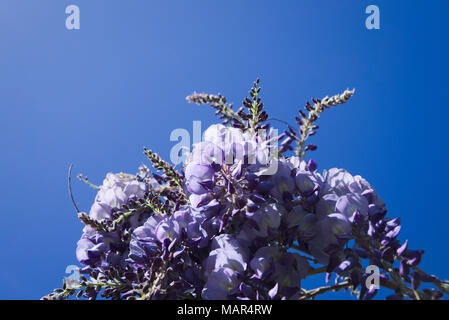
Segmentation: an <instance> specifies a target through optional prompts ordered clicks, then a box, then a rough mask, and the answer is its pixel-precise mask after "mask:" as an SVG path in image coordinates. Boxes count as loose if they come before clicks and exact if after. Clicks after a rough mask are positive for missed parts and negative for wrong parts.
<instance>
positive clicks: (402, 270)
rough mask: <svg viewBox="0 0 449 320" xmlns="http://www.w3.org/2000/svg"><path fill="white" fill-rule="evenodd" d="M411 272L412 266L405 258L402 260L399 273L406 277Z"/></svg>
mask: <svg viewBox="0 0 449 320" xmlns="http://www.w3.org/2000/svg"><path fill="white" fill-rule="evenodd" d="M409 272H410V267H409V266H408V264H407V263H406V262H405V261H404V260H401V262H400V263H399V274H400V275H401V277H403V278H405V277H407V276H408V274H409Z"/></svg>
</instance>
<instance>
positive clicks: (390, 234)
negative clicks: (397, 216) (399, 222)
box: [385, 226, 401, 239]
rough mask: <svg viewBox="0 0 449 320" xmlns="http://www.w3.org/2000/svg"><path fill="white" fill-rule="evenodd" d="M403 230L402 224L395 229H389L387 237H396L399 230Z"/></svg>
mask: <svg viewBox="0 0 449 320" xmlns="http://www.w3.org/2000/svg"><path fill="white" fill-rule="evenodd" d="M400 231H401V226H397V227H395V228H394V229H393V230H391V231H389V232H388V233H387V234H386V235H385V237H386V238H389V239H394V238H396V237H397V236H398V234H399V232H400Z"/></svg>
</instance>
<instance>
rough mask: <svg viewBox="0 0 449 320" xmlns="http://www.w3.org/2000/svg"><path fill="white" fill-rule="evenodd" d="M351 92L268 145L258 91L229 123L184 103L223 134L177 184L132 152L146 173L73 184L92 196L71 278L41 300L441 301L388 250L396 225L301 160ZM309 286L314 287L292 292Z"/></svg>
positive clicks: (200, 151) (228, 115)
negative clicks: (332, 297)
mask: <svg viewBox="0 0 449 320" xmlns="http://www.w3.org/2000/svg"><path fill="white" fill-rule="evenodd" d="M353 93H354V91H349V90H346V91H345V92H344V93H343V94H341V95H336V96H333V97H331V98H329V97H326V98H324V99H322V100H318V99H313V104H310V103H307V104H306V106H305V110H304V111H303V110H300V111H299V114H298V116H297V117H296V118H295V119H296V123H297V126H298V128H297V129H294V128H293V127H291V126H288V128H287V130H286V131H285V132H283V133H282V134H280V135H277V134H276V131H275V130H273V128H272V127H271V126H270V121H271V119H270V118H269V117H268V115H267V113H266V112H265V111H264V108H263V103H262V102H261V98H260V86H259V81H258V80H257V81H256V82H255V83H254V85H253V87H252V89H251V91H250V96H249V97H248V98H246V99H245V100H244V102H243V106H242V107H241V108H240V109H239V110H238V111H234V110H233V109H232V105H231V104H228V103H227V101H226V98H224V97H223V96H221V95H209V94H197V93H194V94H193V95H191V96H189V97H187V99H188V100H189V102H193V103H197V104H205V103H207V104H210V105H211V106H212V108H214V109H215V110H216V114H217V115H218V116H219V117H220V118H221V119H222V121H223V123H221V124H216V125H212V126H211V127H209V128H208V129H207V130H206V131H205V133H204V138H203V141H201V142H200V143H197V144H195V145H194V147H193V150H191V152H190V154H189V155H188V157H187V161H186V163H185V164H184V166H183V167H182V170H180V171H177V170H175V168H174V167H173V166H171V165H170V164H169V163H168V162H166V161H164V160H162V159H161V158H160V157H159V156H158V155H157V154H156V153H154V152H153V151H151V150H147V149H145V154H146V155H147V157H148V158H149V160H150V162H151V163H152V165H153V167H154V170H150V169H149V168H148V167H147V166H145V165H142V166H141V167H140V168H139V172H138V173H137V174H136V175H130V174H123V173H119V174H112V173H109V174H108V175H107V176H106V179H105V180H104V182H103V184H102V185H101V186H100V187H96V186H94V185H92V184H91V183H90V182H88V181H87V178H83V177H80V179H81V180H83V181H84V182H86V183H88V184H90V185H91V186H93V187H94V188H98V193H97V196H96V198H95V201H94V204H93V205H92V207H91V209H90V213H89V214H87V213H84V212H79V213H78V215H79V218H80V220H81V221H82V222H83V223H84V224H85V227H84V229H83V234H82V236H81V239H80V240H79V241H78V244H77V249H76V257H77V258H78V261H79V263H80V264H81V265H82V268H81V269H80V273H81V277H80V279H79V280H78V281H76V283H73V282H69V281H67V280H66V281H65V282H64V284H63V287H62V288H61V289H55V290H54V292H53V293H51V294H49V295H48V296H46V297H44V299H66V298H69V297H70V296H76V297H77V298H82V297H84V298H87V299H96V298H97V297H98V296H99V295H100V296H101V297H103V298H110V299H195V300H196V299H238V300H247V299H251V300H252V299H262V300H266V299H299V300H303V299H313V298H315V297H316V296H317V295H319V294H322V293H325V292H328V291H331V290H340V289H344V290H347V291H348V292H349V293H351V294H354V295H357V296H358V297H359V298H360V299H372V298H373V297H374V296H375V295H376V293H377V291H378V290H379V289H380V288H381V287H383V288H385V289H387V290H390V291H391V293H390V295H389V296H388V297H387V299H441V298H442V297H443V295H444V294H446V293H448V287H449V285H448V283H447V282H444V281H442V280H439V279H438V278H437V277H436V276H433V275H429V274H428V273H426V272H424V271H422V270H421V269H420V268H419V267H418V265H419V263H420V261H421V257H422V255H423V251H422V250H413V249H411V248H409V246H408V241H405V242H401V241H400V240H399V238H398V236H399V232H400V230H401V224H400V219H399V218H394V219H393V218H389V217H387V215H386V213H387V209H386V206H385V204H384V202H383V201H382V199H381V198H380V197H379V195H378V194H377V192H376V191H375V189H374V188H373V187H372V186H371V185H370V184H369V183H368V182H367V181H366V180H365V179H363V178H362V177H361V176H358V175H352V174H350V173H349V172H347V171H346V170H344V169H337V168H332V169H329V170H324V171H322V172H319V171H318V170H317V163H316V162H315V161H314V160H312V159H309V160H306V153H307V152H308V151H313V150H315V149H316V146H315V145H313V144H307V140H308V139H309V138H310V137H311V136H313V135H314V134H315V132H316V130H317V129H318V127H317V126H316V124H315V123H316V121H317V120H318V119H319V117H320V115H321V113H322V112H323V111H324V110H326V109H327V108H330V107H333V106H336V105H338V104H342V103H345V102H347V100H349V99H350V97H351V96H352V95H353ZM367 266H369V267H373V266H374V269H372V268H371V269H370V268H367ZM370 270H371V271H370ZM373 270H377V271H376V272H372V271H373ZM318 274H322V276H323V280H324V281H325V282H326V283H327V285H326V286H323V287H319V288H316V289H309V290H308V289H305V288H303V286H302V285H301V284H302V280H303V279H304V278H306V277H308V276H312V275H318ZM376 277H377V280H378V281H377V283H376V281H371V280H372V279H374V280H375V279H376ZM332 278H334V281H335V283H333V284H329V282H330V281H331V279H332ZM422 283H428V284H427V285H422Z"/></svg>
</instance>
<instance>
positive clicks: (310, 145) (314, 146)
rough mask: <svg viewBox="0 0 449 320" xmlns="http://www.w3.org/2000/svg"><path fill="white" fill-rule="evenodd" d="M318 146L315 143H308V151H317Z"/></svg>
mask: <svg viewBox="0 0 449 320" xmlns="http://www.w3.org/2000/svg"><path fill="white" fill-rule="evenodd" d="M317 148H318V147H317V146H316V145H314V144H308V145H307V146H306V151H308V150H310V151H315V150H316V149H317Z"/></svg>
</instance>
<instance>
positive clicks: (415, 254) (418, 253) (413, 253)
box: [404, 250, 424, 266]
mask: <svg viewBox="0 0 449 320" xmlns="http://www.w3.org/2000/svg"><path fill="white" fill-rule="evenodd" d="M423 253H424V250H406V251H405V253H404V256H405V257H407V258H408V259H409V260H408V264H409V265H410V266H417V265H418V264H419V263H420V262H421V257H422V255H423Z"/></svg>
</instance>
